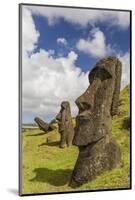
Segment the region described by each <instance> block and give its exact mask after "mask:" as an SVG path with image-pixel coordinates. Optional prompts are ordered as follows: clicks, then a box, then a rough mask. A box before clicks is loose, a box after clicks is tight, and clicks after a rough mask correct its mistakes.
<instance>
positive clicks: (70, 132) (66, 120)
mask: <svg viewBox="0 0 135 200" xmlns="http://www.w3.org/2000/svg"><path fill="white" fill-rule="evenodd" d="M56 120H57V121H58V126H59V133H60V135H61V139H60V148H64V147H65V145H67V146H70V145H72V140H73V136H74V128H73V124H72V118H71V111H70V104H69V102H68V101H63V102H62V103H61V109H60V112H59V113H58V115H57V116H56Z"/></svg>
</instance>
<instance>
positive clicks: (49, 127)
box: [34, 117, 54, 132]
mask: <svg viewBox="0 0 135 200" xmlns="http://www.w3.org/2000/svg"><path fill="white" fill-rule="evenodd" d="M34 121H35V122H36V123H37V125H38V126H39V128H40V129H41V130H42V131H44V132H47V131H51V130H53V129H54V127H53V126H52V125H51V124H48V123H46V122H44V121H43V120H42V119H40V118H39V117H35V119H34Z"/></svg>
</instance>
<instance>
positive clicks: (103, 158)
mask: <svg viewBox="0 0 135 200" xmlns="http://www.w3.org/2000/svg"><path fill="white" fill-rule="evenodd" d="M89 82H90V85H89V87H88V88H87V90H86V91H85V92H84V93H83V94H82V95H81V96H80V97H79V98H78V99H77V100H76V104H77V106H78V108H79V113H78V116H77V117H76V128H75V136H74V139H73V144H74V145H76V146H78V147H79V155H78V159H77V162H76V165H75V167H74V170H73V173H72V177H71V181H70V184H69V185H70V186H71V187H78V186H80V185H81V184H83V183H85V182H87V181H90V180H92V179H94V178H95V177H96V176H97V175H99V174H100V173H102V172H103V171H105V170H110V169H112V168H114V167H118V166H121V152H120V148H119V146H118V144H117V143H116V141H115V140H113V139H112V134H111V126H112V116H113V115H115V114H117V111H118V99H119V93H120V82H121V62H120V61H119V60H118V59H117V58H114V57H107V58H105V59H102V60H100V61H99V62H97V63H96V65H95V67H94V68H93V69H92V70H91V72H90V73H89Z"/></svg>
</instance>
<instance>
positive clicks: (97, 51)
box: [76, 28, 114, 58]
mask: <svg viewBox="0 0 135 200" xmlns="http://www.w3.org/2000/svg"><path fill="white" fill-rule="evenodd" d="M76 47H77V48H78V49H79V50H80V51H83V52H84V53H87V54H89V55H90V56H92V57H95V58H101V57H104V56H106V55H109V54H111V53H113V51H114V50H112V49H111V45H110V44H106V38H105V35H104V33H103V32H102V31H101V30H100V29H99V28H93V29H92V30H91V31H90V36H89V37H88V39H80V40H79V41H78V42H77V44H76Z"/></svg>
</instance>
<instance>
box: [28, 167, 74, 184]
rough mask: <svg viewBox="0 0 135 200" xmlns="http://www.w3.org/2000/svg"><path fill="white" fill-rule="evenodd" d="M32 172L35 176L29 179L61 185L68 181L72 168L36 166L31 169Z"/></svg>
mask: <svg viewBox="0 0 135 200" xmlns="http://www.w3.org/2000/svg"><path fill="white" fill-rule="evenodd" d="M33 172H34V173H35V174H36V176H35V177H34V178H33V179H30V180H29V181H32V182H34V181H36V182H46V183H49V184H50V185H54V186H63V185H65V184H67V183H68V182H69V180H70V176H71V173H72V170H70V169H57V170H52V169H47V168H36V169H34V170H33Z"/></svg>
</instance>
